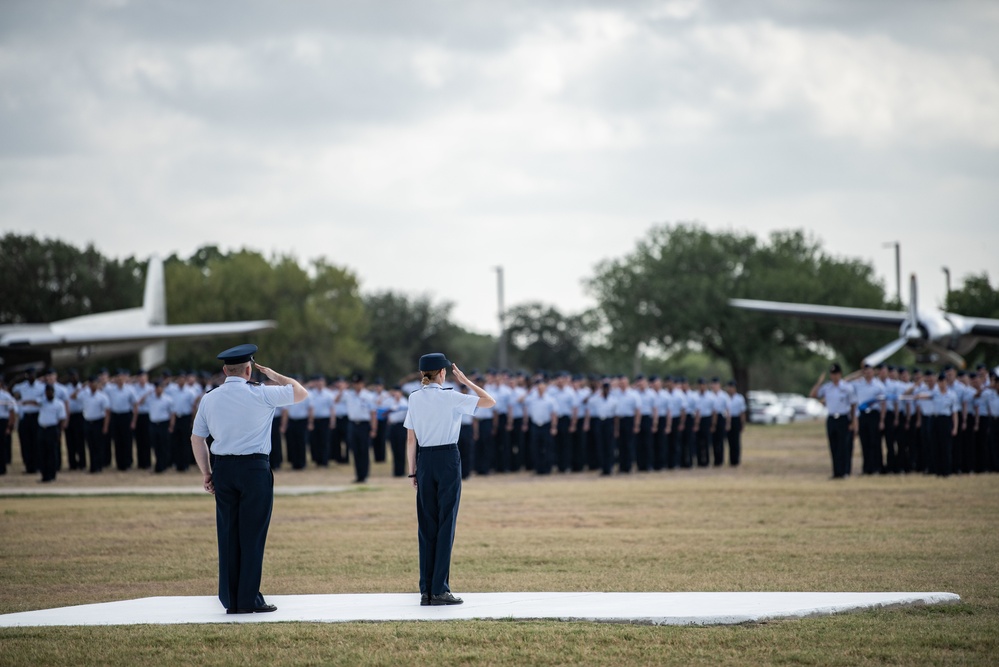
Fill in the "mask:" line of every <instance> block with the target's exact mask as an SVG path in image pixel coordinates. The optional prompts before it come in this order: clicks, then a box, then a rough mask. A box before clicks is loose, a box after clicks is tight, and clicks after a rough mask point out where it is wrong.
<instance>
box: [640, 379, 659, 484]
mask: <svg viewBox="0 0 999 667" xmlns="http://www.w3.org/2000/svg"><path fill="white" fill-rule="evenodd" d="M635 394H636V395H637V396H638V417H637V419H638V429H637V432H636V433H635V467H636V468H637V469H638V470H639V471H641V472H648V471H649V470H651V469H652V460H653V457H654V456H655V453H654V449H653V439H654V438H655V426H656V425H657V423H658V421H659V414H658V412H657V406H656V403H657V396H656V392H655V391H653V390H652V388H651V387H649V381H648V379H647V378H646V377H645V376H644V375H642V374H638V375H636V376H635Z"/></svg>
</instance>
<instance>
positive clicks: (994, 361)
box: [945, 272, 999, 368]
mask: <svg viewBox="0 0 999 667" xmlns="http://www.w3.org/2000/svg"><path fill="white" fill-rule="evenodd" d="M945 310H947V311H948V312H951V313H958V314H961V315H967V316H969V317H987V318H990V319H999V288H994V287H992V284H991V283H990V282H989V275H988V273H986V272H982V273H981V274H978V275H970V276H967V277H965V279H964V284H963V285H961V288H960V289H957V290H951V292H950V294H948V295H947V303H946V306H945ZM967 362H968V364H969V366H972V367H974V366H975V365H977V364H985V365H986V366H988V367H989V368H995V367H996V366H999V346H997V345H989V344H981V345H979V346H978V347H976V348H975V349H974V351H973V352H972V353H971V354H969V355H968V358H967Z"/></svg>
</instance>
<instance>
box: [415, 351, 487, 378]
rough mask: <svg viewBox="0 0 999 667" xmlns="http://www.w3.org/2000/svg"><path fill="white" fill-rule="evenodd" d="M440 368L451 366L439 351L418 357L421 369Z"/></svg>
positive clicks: (431, 369)
mask: <svg viewBox="0 0 999 667" xmlns="http://www.w3.org/2000/svg"><path fill="white" fill-rule="evenodd" d="M442 368H451V362H450V361H448V358H447V357H445V356H444V355H443V354H441V353H440V352H431V353H430V354H425V355H423V356H422V357H420V370H421V371H439V370H440V369H442ZM473 373H474V371H473Z"/></svg>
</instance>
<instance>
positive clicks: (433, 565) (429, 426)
mask: <svg viewBox="0 0 999 667" xmlns="http://www.w3.org/2000/svg"><path fill="white" fill-rule="evenodd" d="M419 367H420V372H421V373H422V374H423V380H422V385H423V386H422V388H421V389H418V390H417V391H414V392H413V394H412V395H411V396H410V397H409V411H408V412H407V413H406V420H405V422H404V425H405V427H406V429H407V435H406V458H407V460H408V463H409V476H410V478H411V479H412V480H413V488H415V489H416V510H417V519H418V522H419V540H420V604H421V605H423V606H427V605H431V606H439V605H451V604H461V603H462V599H461V598H457V597H455V596H454V595H453V594H452V593H451V586H450V582H449V579H450V573H451V548H452V547H453V546H454V531H455V524H456V523H457V519H458V503H459V500H460V499H461V457H460V456H459V454H458V431H459V430H460V428H461V416H462V415H467V414H471V413H472V412H474V411H475V409H476V408H477V407H479V408H491V407H493V406H494V405H495V404H496V401H495V399H493V397H492V396H490V395H489V394H488V393H487V392H486V391H485V390H484V389H482V388H480V387H478V386H476V385H475V384H473V383H472V381H471V380H469V379H468V378H467V377H466V376H465V374H464V373H462V372H461V371H460V370H459V369H458V366H456V365H455V364H452V363H451V362H450V361H448V359H447V357H445V356H444V355H443V354H440V353H433V354H425V355H423V356H422V357H420V366H419ZM448 367H450V368H451V369H452V372H453V373H454V376H455V380H457V381H458V382H460V383H462V384H464V385H466V386H467V387H468V388H469V389H471V390H472V391H473V392H475V395H472V394H461V393H459V392H456V391H452V390H450V389H444V387H443V384H444V378H445V376H446V375H447V369H448Z"/></svg>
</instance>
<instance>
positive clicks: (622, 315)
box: [589, 224, 886, 391]
mask: <svg viewBox="0 0 999 667" xmlns="http://www.w3.org/2000/svg"><path fill="white" fill-rule="evenodd" d="M873 275H874V274H873V270H872V269H871V268H870V267H869V266H866V265H864V264H862V263H860V262H856V261H853V260H839V259H836V258H833V257H830V256H828V255H826V254H825V253H824V252H823V251H822V249H821V246H820V245H819V243H818V242H817V241H815V240H814V239H812V238H811V237H809V236H807V235H806V234H805V233H804V232H801V231H786V232H776V233H774V234H772V235H771V236H770V238H769V239H768V242H766V243H762V242H760V241H759V240H758V239H757V238H756V237H755V236H753V235H751V234H740V233H735V232H722V233H712V232H709V231H707V230H706V229H704V228H703V227H701V226H700V225H697V224H678V225H673V226H671V225H662V226H658V227H655V228H653V229H652V230H651V232H650V234H649V236H648V238H647V239H644V240H642V241H640V242H639V243H638V247H637V248H636V250H635V251H634V252H632V253H631V254H629V255H627V256H626V257H624V258H622V259H618V260H612V261H608V262H604V263H603V264H601V265H600V266H599V267H598V268H597V272H596V276H595V277H594V278H592V279H591V280H590V282H589V287H590V289H591V291H592V292H593V293H594V294H595V295H596V297H597V301H598V304H599V307H600V309H601V311H602V312H603V314H604V316H605V317H606V320H607V323H608V325H609V332H608V335H607V345H608V347H609V348H611V349H616V350H617V351H618V353H619V354H624V353H625V352H627V351H631V352H632V354H633V353H634V351H635V350H637V349H638V346H639V345H640V344H642V345H645V346H647V347H648V348H650V349H652V350H654V351H657V352H658V353H660V354H661V355H669V354H672V353H676V352H678V351H680V350H682V349H683V348H684V347H685V346H688V345H691V344H693V345H695V346H696V347H698V348H699V349H702V350H704V351H705V352H707V353H708V354H710V355H712V356H714V357H716V358H719V359H725V360H726V361H728V363H729V364H730V366H731V369H732V375H733V377H734V378H735V380H736V382H737V384H738V385H739V388H740V390H741V391H745V390H747V389H748V388H749V384H750V383H749V379H750V378H749V371H750V368H751V367H752V366H753V365H754V364H757V363H769V362H770V361H771V360H773V359H776V358H777V356H776V355H775V354H774V351H775V349H776V348H778V347H786V348H788V352H789V353H791V355H792V358H795V359H802V358H805V357H806V356H807V355H811V354H814V351H815V350H816V349H818V348H820V347H821V346H826V347H828V348H832V349H834V350H836V351H837V352H840V353H841V354H843V355H844V356H846V357H848V358H849V357H851V356H854V355H856V358H859V357H861V356H863V354H865V353H867V352H870V351H872V350H874V349H876V347H877V346H879V345H880V344H883V342H886V341H884V340H882V339H883V338H884V337H883V336H882V337H880V338H873V339H871V338H870V337H868V338H866V339H865V337H864V335H863V334H862V333H859V332H857V331H856V330H855V329H851V330H849V331H848V332H847V331H846V330H844V329H843V328H841V327H829V326H828V325H820V324H817V323H812V322H808V321H805V320H797V319H794V318H777V317H771V316H765V315H761V314H757V313H750V312H745V311H740V310H738V309H735V308H731V307H730V306H729V305H728V300H729V299H730V298H752V299H765V300H774V301H788V302H803V303H825V304H831V305H845V306H846V305H848V306H863V307H874V308H877V307H882V306H883V303H884V291H883V288H882V287H881V285H879V284H878V283H877V282H875V281H874V280H873ZM879 340H880V341H881V342H880V343H879V342H878V341H879ZM861 350H862V352H861Z"/></svg>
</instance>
